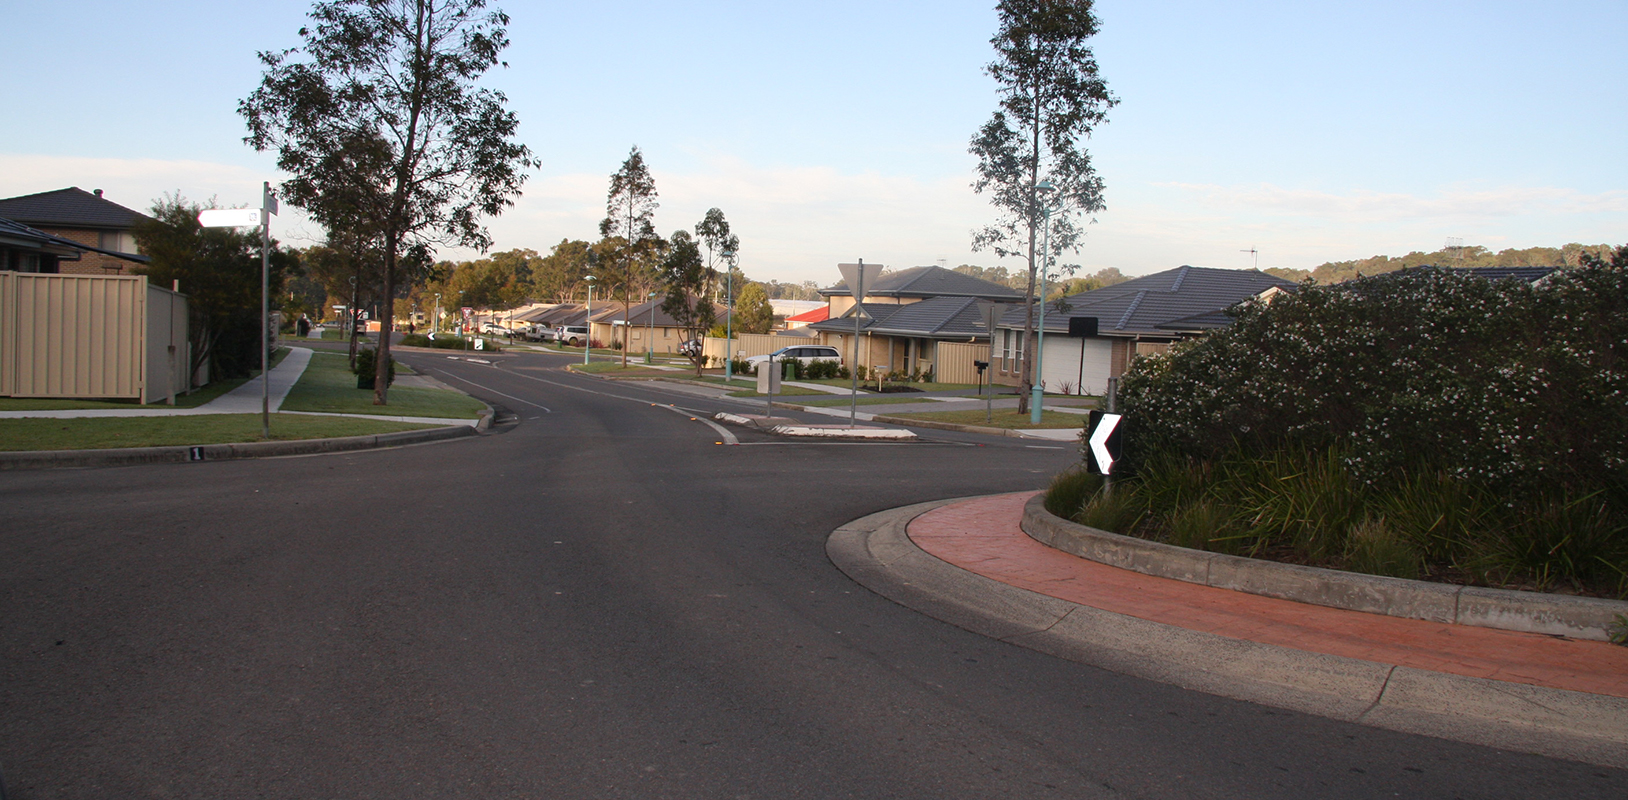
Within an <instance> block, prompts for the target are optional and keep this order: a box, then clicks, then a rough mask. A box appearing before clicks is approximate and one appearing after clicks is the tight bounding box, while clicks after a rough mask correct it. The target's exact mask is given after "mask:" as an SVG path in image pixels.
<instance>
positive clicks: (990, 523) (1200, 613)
mask: <svg viewBox="0 0 1628 800" xmlns="http://www.w3.org/2000/svg"><path fill="white" fill-rule="evenodd" d="M1034 494H1035V493H1034V492H1025V493H1021V494H1010V495H1000V496H998V497H992V498H984V499H979V500H967V501H963V502H960V503H952V504H950V505H947V506H941V507H939V508H937V509H934V510H933V511H929V512H928V513H926V514H923V515H921V516H920V517H917V518H916V519H915V520H913V521H912V522H911V523H910V527H909V535H910V538H911V540H913V541H914V542H915V543H916V545H917V546H918V547H920V548H921V549H923V550H925V551H927V552H928V553H931V554H932V555H934V556H937V557H938V558H940V559H943V560H944V561H947V562H949V563H951V564H954V565H956V566H958V567H961V568H962V569H965V570H968V571H970V572H974V573H977V574H979V575H983V576H985V577H988V578H992V579H994V580H997V581H1000V582H1002V583H1006V584H1010V585H1012V586H1018V587H1021V588H1024V589H1029V590H1031V591H1035V592H1039V593H1041V594H1045V595H1050V596H1052V597H1055V598H1058V599H1061V600H1067V601H1070V602H1074V603H1079V604H1081V605H1086V606H1091V607H1092V608H1099V609H1102V610H1104V611H1112V612H1115V613H1118V614H1125V615H1128V616H1132V617H1138V618H1140V619H1145V620H1150V621H1153V622H1159V623H1163V624H1166V625H1175V626H1179V627H1182V628H1187V629H1190V630H1195V631H1205V632H1207V633H1214V634H1219V635H1221V636H1227V637H1230V638H1234V639H1245V640H1249V641H1255V642H1261V643H1263V644H1273V645H1279V646H1282V647H1292V648H1295V649H1298V650H1305V651H1309V652H1314V653H1326V654H1329V655H1335V656H1345V657H1347V658H1357V659H1362V660H1365V661H1376V662H1379V663H1383V664H1395V665H1399V666H1406V667H1414V668H1417V669H1425V670H1433V671H1436V672H1445V673H1449V674H1453V675H1465V676H1470V677H1476V678H1489V679H1492V680H1500V681H1508V682H1511V683H1523V684H1529V685H1532V686H1546V687H1549V688H1554V689H1568V690H1572V691H1578V692H1590V693H1593V694H1604V695H1612V696H1615V697H1628V647H1621V646H1617V645H1612V644H1608V643H1606V642H1593V641H1583V640H1577V639H1566V638H1561V637H1555V636H1547V635H1544V634H1535V633H1522V632H1518V631H1503V630H1496V629H1493V628H1477V627H1472V626H1468V625H1451V624H1445V623H1437V622H1425V621H1423V620H1414V619H1402V618H1398V617H1387V616H1383V615H1380V614H1369V613H1364V612H1361V611H1347V610H1344V609H1338V608H1325V607H1323V606H1314V605H1308V604H1306V603H1297V602H1294V601H1291V600H1279V599H1276V598H1271V597H1261V596H1259V595H1252V594H1246V593H1243V592H1235V591H1231V590H1227V589H1217V588H1215V587H1211V586H1203V585H1201V584H1195V583H1186V582H1184V581H1177V580H1172V579H1169V578H1157V577H1153V576H1151V575H1143V574H1141V573H1139V572H1132V571H1130V570H1124V569H1119V568H1117V567H1110V566H1107V565H1105V564H1099V563H1097V562H1094V561H1087V560H1086V559H1083V558H1079V557H1077V556H1072V555H1069V554H1067V553H1064V552H1062V551H1061V550H1055V549H1053V548H1050V547H1047V546H1045V545H1043V544H1040V543H1039V542H1036V541H1035V540H1033V539H1030V538H1029V537H1028V536H1027V535H1025V534H1024V533H1023V530H1022V528H1021V527H1020V523H1021V520H1022V518H1023V504H1024V503H1025V502H1027V501H1028V499H1029V498H1030V497H1033V496H1034Z"/></svg>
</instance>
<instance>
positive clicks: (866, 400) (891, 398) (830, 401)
mask: <svg viewBox="0 0 1628 800" xmlns="http://www.w3.org/2000/svg"><path fill="white" fill-rule="evenodd" d="M799 402H801V403H802V404H803V405H805V406H821V407H825V406H846V405H850V404H852V403H853V397H852V396H849V397H838V396H830V397H828V398H827V399H822V400H802V401H799ZM930 402H932V401H931V400H928V399H927V398H925V397H910V396H908V395H906V396H904V397H900V396H899V395H896V394H884V395H874V394H870V395H860V397H859V404H860V405H862V406H891V405H900V404H904V403H930Z"/></svg>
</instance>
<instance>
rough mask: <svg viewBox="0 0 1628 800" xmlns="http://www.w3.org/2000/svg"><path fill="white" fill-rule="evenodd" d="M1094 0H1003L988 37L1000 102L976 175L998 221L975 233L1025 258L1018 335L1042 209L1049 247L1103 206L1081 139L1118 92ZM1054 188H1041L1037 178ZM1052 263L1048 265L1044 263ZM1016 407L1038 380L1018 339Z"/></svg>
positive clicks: (1030, 331)
mask: <svg viewBox="0 0 1628 800" xmlns="http://www.w3.org/2000/svg"><path fill="white" fill-rule="evenodd" d="M1091 6H1092V0H1001V2H1000V4H999V5H998V6H996V11H997V12H998V13H999V15H1000V30H999V31H998V32H997V33H996V34H995V36H994V38H992V39H990V44H992V45H994V47H995V60H994V61H993V62H991V63H990V64H989V66H988V72H989V75H990V77H993V78H994V79H995V81H996V82H997V83H999V84H1000V98H1001V99H1000V108H999V109H998V110H997V111H996V112H995V114H994V116H992V117H991V118H990V120H989V121H988V122H986V123H984V126H983V127H982V128H980V129H979V131H978V134H977V135H976V136H974V137H973V138H972V143H971V146H970V148H969V149H970V152H971V153H972V154H973V155H976V156H977V157H978V179H977V180H976V181H974V182H973V184H972V188H973V190H974V191H976V192H978V193H979V194H983V193H985V192H988V193H989V194H990V202H991V203H992V204H993V205H994V206H995V207H996V208H997V209H998V210H999V212H1000V216H999V218H998V219H997V220H996V221H995V223H994V224H992V225H989V226H987V227H985V228H984V229H983V230H981V231H977V232H975V233H974V234H973V239H972V245H973V248H974V249H976V250H983V249H992V250H994V251H995V254H996V255H997V256H999V257H1001V258H1006V257H1008V256H1020V257H1022V258H1023V259H1024V260H1025V262H1026V263H1027V264H1028V272H1029V275H1028V280H1027V281H1026V284H1025V285H1026V289H1025V291H1024V306H1025V308H1026V311H1025V315H1024V323H1023V336H1024V341H1031V340H1032V337H1033V335H1034V297H1035V293H1034V288H1035V278H1036V274H1037V270H1038V269H1039V268H1040V267H1041V266H1042V265H1041V264H1040V263H1039V260H1038V257H1037V253H1036V250H1037V248H1038V246H1039V244H1040V241H1039V240H1040V237H1041V227H1042V219H1043V218H1044V215H1043V212H1042V209H1043V208H1046V207H1050V208H1051V209H1052V211H1051V215H1050V224H1051V232H1050V249H1051V252H1052V253H1053V254H1056V253H1061V252H1071V251H1073V250H1075V249H1077V248H1078V244H1079V238H1080V236H1081V232H1080V229H1079V228H1078V227H1077V226H1076V224H1075V217H1077V216H1081V215H1084V214H1090V213H1093V212H1096V211H1100V210H1101V209H1102V208H1103V207H1104V206H1103V203H1102V179H1101V178H1099V177H1098V176H1097V174H1096V170H1095V169H1094V168H1093V167H1092V166H1091V159H1090V156H1089V155H1088V154H1087V153H1086V151H1085V150H1084V149H1083V148H1082V147H1081V146H1080V140H1081V139H1084V138H1086V137H1088V136H1090V134H1091V131H1092V129H1093V128H1094V127H1095V126H1096V125H1098V124H1100V123H1102V122H1104V121H1106V120H1107V114H1108V109H1109V108H1111V107H1113V106H1114V105H1115V104H1117V103H1118V100H1117V99H1116V98H1115V97H1114V96H1113V95H1111V94H1110V93H1109V92H1108V85H1107V84H1106V83H1105V82H1103V80H1102V79H1101V78H1100V77H1099V76H1098V75H1097V60H1096V56H1095V55H1093V54H1092V52H1091V48H1089V47H1086V46H1085V41H1086V40H1087V39H1089V38H1090V37H1092V36H1094V35H1095V34H1096V33H1097V18H1096V15H1095V14H1094V13H1092V8H1091ZM1043 180H1044V181H1050V183H1051V186H1052V187H1053V190H1052V191H1051V192H1050V193H1049V195H1048V196H1046V197H1042V196H1041V190H1040V188H1039V187H1040V184H1041V181H1043ZM1048 266H1049V265H1048ZM1021 369H1022V377H1021V384H1022V391H1021V392H1020V393H1019V394H1018V405H1019V412H1020V413H1021V412H1023V411H1027V410H1028V402H1029V400H1028V398H1029V389H1030V387H1032V386H1033V381H1034V348H1033V347H1025V348H1023V364H1022V367H1021Z"/></svg>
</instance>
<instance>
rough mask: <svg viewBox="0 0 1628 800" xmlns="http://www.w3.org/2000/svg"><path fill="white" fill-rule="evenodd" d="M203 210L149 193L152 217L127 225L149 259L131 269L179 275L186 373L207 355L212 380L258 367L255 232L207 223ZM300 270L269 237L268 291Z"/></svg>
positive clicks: (158, 279) (162, 278)
mask: <svg viewBox="0 0 1628 800" xmlns="http://www.w3.org/2000/svg"><path fill="white" fill-rule="evenodd" d="M208 207H209V208H214V207H215V204H214V202H213V201H211V202H210V203H209V206H208ZM201 210H202V208H200V207H199V206H198V204H197V203H189V202H187V200H186V199H185V198H183V197H181V196H180V195H179V194H175V195H166V196H165V197H162V198H160V199H159V200H156V201H154V202H153V208H152V217H151V219H145V220H142V221H141V222H139V223H137V224H136V226H135V227H134V228H132V229H131V235H133V236H134V237H135V239H136V244H137V245H139V246H140V247H141V252H143V253H145V254H146V255H147V256H148V258H149V259H151V260H150V261H148V263H147V264H146V265H145V266H142V267H137V268H136V269H134V270H132V271H133V272H135V273H136V274H138V275H146V276H147V278H148V280H149V281H151V282H152V283H154V284H157V285H159V286H170V285H172V284H173V283H174V282H175V281H179V282H180V285H181V291H182V292H183V293H185V294H186V295H187V298H188V303H187V305H188V309H189V314H190V319H189V323H190V324H189V325H188V333H187V338H188V341H189V342H190V343H191V345H192V363H191V364H189V365H188V366H189V370H188V374H189V375H196V374H197V372H198V368H199V367H202V366H203V365H204V364H206V363H207V364H208V365H209V368H210V369H209V377H210V379H211V380H220V379H223V378H239V377H244V376H247V375H248V374H249V371H250V370H253V369H258V368H259V367H260V356H259V352H260V233H259V231H254V230H239V229H236V228H205V227H203V226H201V225H199V224H198V212H199V211H201ZM298 270H299V266H298V260H297V258H296V257H295V256H294V255H293V254H292V253H290V252H288V251H285V250H283V249H282V248H279V247H277V245H276V243H275V242H273V243H272V250H271V264H270V271H269V274H268V280H269V284H268V285H269V289H270V291H271V293H272V294H273V295H277V294H280V293H281V292H282V287H283V279H284V276H286V275H289V274H295V273H297V272H298Z"/></svg>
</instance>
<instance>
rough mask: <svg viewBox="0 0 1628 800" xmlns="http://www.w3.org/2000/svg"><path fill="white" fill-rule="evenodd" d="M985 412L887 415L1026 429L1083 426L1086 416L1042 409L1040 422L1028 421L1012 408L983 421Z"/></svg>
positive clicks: (1081, 427)
mask: <svg viewBox="0 0 1628 800" xmlns="http://www.w3.org/2000/svg"><path fill="white" fill-rule="evenodd" d="M984 414H985V412H984V411H983V410H982V409H979V410H976V411H972V410H969V411H912V412H908V413H904V414H889V415H888V416H889V417H897V418H899V419H919V420H925V421H928V422H950V423H954V424H956V425H980V426H983V427H985V428H1008V429H1013V430H1028V429H1032V428H1080V429H1082V430H1083V429H1084V428H1085V420H1086V417H1085V416H1084V415H1081V414H1065V413H1062V412H1060V411H1043V412H1041V415H1040V424H1039V425H1035V424H1032V423H1030V422H1029V415H1028V414H1019V413H1017V412H1016V411H1013V410H1012V409H999V408H997V409H995V413H994V417H993V421H990V422H985V421H984V420H985V416H984Z"/></svg>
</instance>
